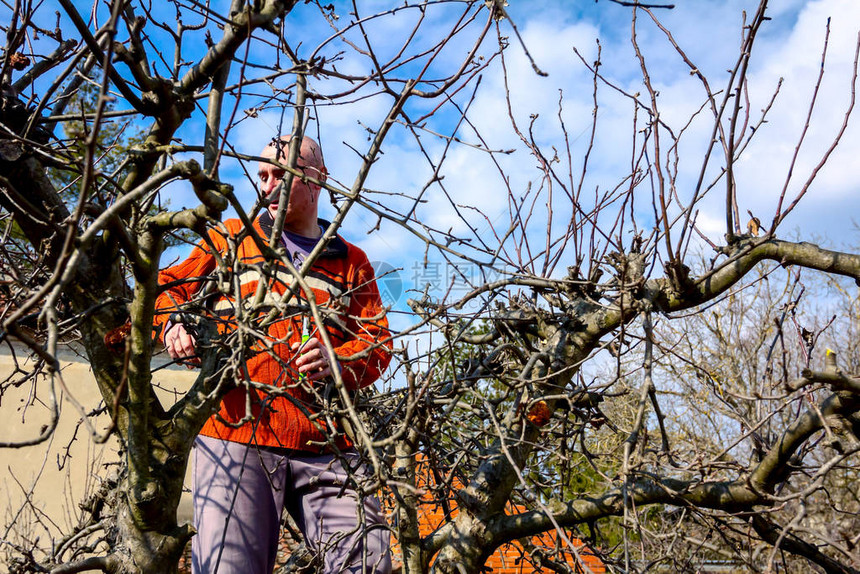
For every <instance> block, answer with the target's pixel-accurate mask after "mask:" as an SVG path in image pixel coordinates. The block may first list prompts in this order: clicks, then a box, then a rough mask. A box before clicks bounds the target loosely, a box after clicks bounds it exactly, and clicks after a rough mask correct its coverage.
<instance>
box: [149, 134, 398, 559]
mask: <svg viewBox="0 0 860 574" xmlns="http://www.w3.org/2000/svg"><path fill="white" fill-rule="evenodd" d="M288 150H289V138H280V139H276V140H274V141H273V142H272V143H270V144H269V145H267V146H266V147H265V149H264V150H263V152H262V153H261V156H262V157H263V158H266V159H270V160H274V162H277V163H280V164H282V165H283V164H286V161H287V160H286V158H287V155H288ZM274 162H270V161H261V162H260V163H259V171H258V176H259V184H260V193H261V194H262V196H263V197H264V198H265V201H266V202H267V209H265V210H263V213H262V214H261V215H260V216H259V217H258V218H257V220H256V221H255V222H254V224H253V229H251V230H246V229H244V227H243V225H242V224H241V222H239V221H238V220H228V221H225V222H224V225H223V228H224V229H221V230H218V231H212V232H210V234H209V237H208V240H209V241H208V243H207V242H205V241H201V242H200V243H199V244H198V245H197V246H196V247H195V249H194V251H193V252H192V254H191V255H190V256H189V257H188V259H186V260H185V261H184V262H182V263H180V264H179V265H177V266H175V267H172V268H170V269H166V270H164V271H162V272H161V275H160V277H159V283H160V284H162V285H165V288H164V291H163V292H162V293H161V294H160V296H159V298H158V301H157V303H156V327H157V328H160V329H161V333H162V338H163V339H162V340H163V341H164V345H165V347H166V349H167V351H168V353H169V354H170V356H171V357H173V358H175V359H179V360H184V361H186V362H187V363H190V364H193V362H194V361H195V360H196V349H195V346H196V340H195V337H194V332H193V329H191V328H190V327H189V326H186V325H183V324H182V323H181V322H180V321H179V320H171V317H173V318H174V319H177V317H181V315H180V316H177V315H175V313H176V312H178V311H182V310H184V309H185V308H186V306H187V304H188V303H189V302H192V301H195V300H197V299H200V295H201V293H205V292H206V290H204V289H203V285H204V284H205V283H206V282H207V281H206V280H207V277H209V278H211V277H212V276H214V275H215V274H216V273H217V272H218V265H217V261H218V260H219V259H220V260H222V261H225V263H226V264H227V266H228V267H230V268H232V271H233V279H232V281H233V282H234V283H235V281H238V282H239V284H240V291H241V297H240V299H242V300H241V301H236V297H235V296H234V295H233V294H231V295H230V296H227V295H225V294H219V293H216V294H214V295H210V296H209V297H208V300H207V301H206V308H207V309H208V312H209V313H210V314H211V315H212V316H214V318H215V319H217V320H220V321H221V325H222V326H221V329H222V331H225V332H226V331H229V330H231V329H232V328H234V327H235V322H236V321H235V316H236V309H240V308H248V307H250V308H253V303H252V302H254V301H256V302H258V303H259V302H260V301H261V299H260V293H261V292H262V293H265V297H264V298H263V299H262V302H263V305H264V306H265V305H268V307H264V310H271V309H277V310H278V313H276V318H275V319H274V320H272V319H271V314H270V313H267V312H261V313H257V315H256V317H257V318H258V319H257V322H256V331H257V333H258V335H257V338H258V340H257V341H256V342H255V344H254V345H253V346H252V347H251V348H250V349H247V350H245V355H244V364H243V365H242V373H241V374H240V376H239V378H240V379H241V380H239V381H237V387H236V388H235V389H233V390H231V391H229V392H228V393H227V395H226V396H225V397H224V399H223V401H222V403H221V408H220V410H219V412H218V413H216V414H215V415H213V417H212V418H211V419H209V420H208V421H207V422H206V424H205V425H204V427H203V429H202V430H201V432H200V436H199V437H198V438H197V441H196V443H195V449H194V452H193V465H194V470H193V484H192V491H193V492H192V498H193V505H194V526H195V528H196V529H197V534H196V535H195V536H194V538H193V539H192V571H193V572H194V573H195V574H204V573H205V574H211V573H214V572H218V573H219V574H234V573H235V574H239V573H241V574H270V573H271V572H272V570H273V568H274V563H275V555H276V552H277V545H278V539H279V536H278V535H279V520H280V515H281V510H282V508H284V507H286V508H287V510H288V511H289V512H290V513H291V515H292V516H293V517H294V519H295V520H296V522H297V524H298V525H299V527H300V528H301V529H302V532H303V534H304V536H305V539H306V542H307V544H308V547H309V548H310V550H311V551H312V552H314V554H316V556H317V557H318V558H319V560H320V563H321V564H322V565H323V567H324V571H325V572H327V573H328V572H386V573H387V572H389V571H390V569H391V565H390V557H389V554H388V545H389V534H388V530H387V527H386V525H385V522H384V519H383V517H382V514H381V512H380V508H379V503H378V501H377V500H376V499H375V498H374V497H365V498H364V499H363V500H362V499H361V497H360V496H359V494H358V493H357V492H356V490H355V482H354V475H356V474H357V475H361V474H362V473H363V472H364V469H363V467H362V466H361V465H360V464H358V462H357V459H358V455H357V454H356V453H355V451H354V450H352V449H351V448H350V447H351V445H350V442H349V440H348V439H347V438H346V437H345V436H343V435H342V434H337V429H331V428H329V429H326V428H325V426H326V423H325V417H318V418H317V417H314V416H313V415H314V413H316V412H318V411H319V410H320V405H319V402H320V401H319V397H320V396H321V395H322V394H323V389H324V387H325V385H326V384H328V385H331V384H332V382H331V380H332V379H331V377H332V375H333V374H334V372H335V371H337V372H339V373H340V377H341V378H342V380H343V382H344V384H345V385H346V387H347V388H349V389H350V390H354V389H358V388H361V387H363V386H366V385H369V384H371V383H372V382H373V381H374V380H375V379H376V378H377V377H379V375H380V373H381V372H382V371H383V370H384V369H385V367H386V366H387V364H388V361H389V359H390V355H389V349H390V346H391V342H390V336H389V334H388V331H387V326H388V324H387V321H386V319H385V313H384V309H383V307H382V303H381V301H380V297H379V292H378V290H377V287H376V282H375V279H374V276H373V271H372V269H371V267H370V265H369V264H368V261H367V257H366V256H365V254H364V252H362V251H361V250H360V249H359V248H357V247H355V246H354V245H352V244H350V243H347V242H346V241H344V240H343V239H342V238H341V237H339V236H336V237H335V238H334V239H333V240H332V241H331V242H330V243H329V244H328V245H326V246H325V249H324V251H323V252H322V254H321V256H320V257H319V258H317V259H316V260H315V261H313V263H312V265H311V266H310V268H309V269H305V270H304V271H303V275H304V285H305V286H306V287H307V288H308V289H310V290H311V291H312V293H306V292H305V291H303V290H302V289H300V288H298V287H297V286H296V279H295V277H294V276H293V275H292V274H290V273H289V271H288V269H287V267H286V266H284V265H283V264H280V263H278V264H277V265H274V266H272V265H271V263H269V262H267V261H266V260H265V259H264V258H263V256H262V254H261V252H260V249H259V245H261V244H263V245H264V244H268V241H269V237H270V235H271V232H272V228H273V225H274V222H275V220H276V218H277V216H278V209H279V199H280V197H281V193H280V191H281V190H280V188H281V181H282V178H283V177H284V175H285V171H284V169H282V168H281V167H279V166H278V165H276V164H275V163H274ZM296 168H297V169H299V170H301V171H302V172H303V173H304V175H305V176H306V177H293V180H292V185H291V188H290V193H289V202H288V204H287V206H286V209H285V213H284V231H283V233H282V236H281V243H282V245H283V246H284V247H285V248H286V250H287V253H288V255H289V257H290V259H291V261H292V263H293V265H294V266H295V267H296V268H297V269H300V268H301V267H302V263H303V262H304V260H305V258H306V257H307V256H308V255H309V254H310V253H311V252H312V251H313V249H314V247H315V246H316V244H317V242H318V240H319V239H320V237H321V235H322V234H323V232H324V230H325V229H326V228H327V226H328V222H325V221H322V220H318V219H317V212H318V206H319V195H320V186H319V185H317V184H316V183H313V182H311V181H309V180H308V179H307V177H312V178H314V179H315V180H317V181H325V179H326V173H327V172H326V169H325V163H324V161H323V156H322V151H321V150H320V147H319V145H317V143H316V142H315V141H313V140H312V139H310V138H304V139H303V141H302V144H301V150H300V156H299V158H298V160H297V165H296ZM248 231H250V233H247V232H248ZM252 234H254V235H256V241H255V237H253V236H252ZM230 245H234V246H235V260H231V251H230V248H229V246H230ZM231 261H232V262H231ZM267 269H268V271H267ZM264 278H265V279H264ZM264 280H265V283H266V289H265V290H262V291H261V290H260V281H264ZM210 282H211V280H210ZM290 290H292V292H293V293H295V295H293V296H292V297H284V296H283V294H284V293H285V292H287V291H290ZM309 295H313V301H314V302H315V305H316V306H317V308H318V309H319V313H320V314H321V316H322V323H323V326H324V327H323V328H324V329H325V333H326V334H327V335H328V337H329V339H330V341H331V344H332V346H333V351H334V354H332V353H330V352H329V350H328V349H327V348H326V345H325V344H324V342H323V337H322V334H321V333H320V332H319V328H318V326H317V325H316V323H315V321H314V320H313V319H312V318H311V313H310V302H309V299H310V297H309ZM213 299H214V300H213ZM197 304H198V305H199V304H200V303H199V301H198V302H197ZM258 309H259V308H258ZM243 381H251V382H254V383H261V384H264V385H269V386H274V387H278V388H279V390H280V389H283V391H281V392H278V393H265V392H263V391H261V390H254V388H253V385H251V384H246V383H244V382H243ZM309 415H310V416H309ZM333 437H334V438H333ZM332 442H334V445H335V448H331V443H332ZM334 450H336V451H340V452H341V453H345V454H341V455H340V456H338V455H337V454H336V453H334V452H333V451H334ZM347 467H348V468H347ZM351 475H352V476H351Z"/></svg>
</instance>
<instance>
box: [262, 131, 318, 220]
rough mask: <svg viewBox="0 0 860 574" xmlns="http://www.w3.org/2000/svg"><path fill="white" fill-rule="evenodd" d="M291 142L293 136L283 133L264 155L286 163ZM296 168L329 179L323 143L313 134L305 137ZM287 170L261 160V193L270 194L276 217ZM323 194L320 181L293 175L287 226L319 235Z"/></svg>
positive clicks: (270, 144) (269, 205)
mask: <svg viewBox="0 0 860 574" xmlns="http://www.w3.org/2000/svg"><path fill="white" fill-rule="evenodd" d="M289 143H290V136H283V137H281V138H280V139H277V140H273V141H272V142H270V143H269V144H268V145H267V146H266V147H265V148H263V151H262V152H260V155H261V156H262V157H264V158H271V159H274V160H275V161H277V162H278V163H281V164H286V163H287V157H288V156H289V149H290V148H289ZM296 168H297V169H299V170H301V171H303V172H304V174H305V175H306V176H308V177H312V178H314V179H316V180H319V181H325V179H326V174H327V172H326V169H325V163H324V161H323V155H322V150H321V149H320V146H319V144H317V142H315V141H314V140H312V139H311V138H308V137H306V138H303V139H302V147H301V150H300V152H299V157H298V159H297V160H296ZM284 173H285V172H284V170H283V169H281V168H279V167H278V166H275V165H272V164H270V163H266V162H260V163H259V166H258V170H257V175H258V177H259V181H260V193H261V194H263V196H265V197H266V199H267V201H268V209H269V213H271V214H272V217H276V215H277V212H278V200H279V198H280V193H279V191H278V186H279V184H280V183H281V179H283V177H284ZM319 194H320V186H319V185H316V184H314V183H311V182H310V181H302V178H300V177H293V184H292V187H291V188H290V202H289V204H288V205H287V212H286V217H285V219H284V228H285V229H287V230H288V231H292V232H294V233H298V234H299V235H304V236H306V237H316V236H318V235H319V227H318V225H317V212H318V206H319Z"/></svg>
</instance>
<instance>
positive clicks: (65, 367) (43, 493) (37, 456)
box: [0, 346, 196, 571]
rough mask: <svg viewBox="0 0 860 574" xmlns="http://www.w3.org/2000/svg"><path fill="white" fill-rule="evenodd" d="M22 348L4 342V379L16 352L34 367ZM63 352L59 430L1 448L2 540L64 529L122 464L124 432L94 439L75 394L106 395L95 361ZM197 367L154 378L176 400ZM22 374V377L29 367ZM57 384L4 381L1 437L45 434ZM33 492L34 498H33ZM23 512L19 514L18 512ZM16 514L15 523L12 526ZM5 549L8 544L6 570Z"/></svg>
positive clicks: (93, 398)
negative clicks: (52, 390)
mask: <svg viewBox="0 0 860 574" xmlns="http://www.w3.org/2000/svg"><path fill="white" fill-rule="evenodd" d="M14 355H15V356H14V357H13V353H12V352H10V350H9V348H8V346H2V347H0V380H3V381H5V380H6V378H7V377H9V376H10V375H12V374H13V373H14V372H15V368H16V361H15V358H17V361H18V363H17V364H18V368H20V369H23V370H27V369H28V368H31V367H32V363H28V362H26V361H25V358H26V356H27V354H26V353H25V352H24V350H23V349H22V348H20V347H16V348H15V353H14ZM61 359H62V361H61V363H62V371H61V372H62V378H63V380H64V382H65V385H66V387H67V388H68V393H66V392H64V391H63V390H62V389H61V388H59V387H58V388H57V389H56V395H57V400H58V402H59V406H60V418H59V424H58V425H57V429H56V432H55V433H54V435H53V436H52V437H51V438H49V439H48V440H47V441H45V442H43V443H40V444H38V445H34V446H27V447H23V448H0V540H3V539H7V540H8V539H20V537H27V538H31V539H32V538H33V537H35V536H39V537H41V544H45V541H46V540H49V539H50V538H51V537H54V536H56V535H57V534H58V533H59V532H60V531H68V529H69V528H70V527H71V526H72V525H73V524H76V523H77V521H78V516H79V514H80V512H81V511H80V510H79V509H78V506H77V505H78V503H79V502H80V501H82V500H83V499H84V498H85V497H86V495H87V493H89V492H92V491H93V490H94V489H95V488H97V487H98V478H97V477H99V476H105V475H106V474H107V473H108V472H110V470H111V468H112V467H113V466H115V464H112V463H116V461H117V460H118V452H117V441H116V439H115V438H111V439H110V440H108V441H107V442H106V443H105V444H103V445H97V444H94V441H93V439H92V436H91V431H90V429H88V428H87V427H86V426H84V425H78V422H79V421H80V420H81V416H80V413H79V411H78V409H76V408H75V406H74V405H73V403H72V402H71V400H70V396H71V397H74V399H75V400H76V401H77V402H78V403H80V405H81V406H82V407H83V409H84V411H85V412H91V411H92V410H93V409H95V408H97V407H98V406H99V404H100V402H101V396H100V395H99V393H98V389H97V388H96V385H95V381H94V379H93V377H92V373H91V372H90V368H89V365H87V364H86V362H85V361H84V360H83V359H81V358H80V357H79V356H77V355H76V354H74V353H72V352H70V351H64V352H63V353H62V355H61ZM162 363H163V360H159V359H158V358H156V360H155V361H153V364H154V365H156V364H162ZM195 374H196V373H195V372H194V371H188V370H186V369H184V368H167V369H161V370H158V371H157V372H155V373H153V382H154V383H156V384H157V385H158V387H159V388H160V391H159V393H160V395H161V398H162V401H163V402H164V403H165V406H166V407H169V406H170V405H171V404H173V399H172V398H171V397H172V396H175V395H174V394H173V391H182V390H184V389H187V388H188V387H189V386H190V385H191V383H192V382H193V380H194V376H195ZM17 377H18V378H19V379H20V378H21V373H18V374H17ZM49 386H50V385H49V382H48V381H47V380H46V379H45V378H44V377H43V378H40V379H38V380H37V381H35V384H34V383H33V381H30V380H28V381H24V382H23V383H22V384H21V385H20V386H19V387H17V388H9V387H8V386H7V384H6V383H4V384H3V387H4V388H5V392H4V393H3V394H2V396H0V443H5V442H14V441H24V440H32V439H35V438H36V437H38V436H39V432H40V429H41V428H42V426H43V425H46V424H49V422H50V408H49V406H48V405H49V404H50V390H49ZM90 420H91V421H93V426H94V427H95V429H96V431H97V432H98V433H99V434H101V433H103V432H104V430H105V429H106V428H107V426H108V423H109V420H108V417H107V415H100V416H99V417H97V418H95V419H92V418H91V419H90ZM66 453H68V457H67V456H66ZM186 482H187V481H186ZM28 498H29V500H30V504H26V503H25V502H26V501H27V499H28ZM16 516H17V517H19V519H18V520H15V518H16ZM35 518H38V521H37V520H35ZM190 518H191V513H190V505H189V503H188V501H187V497H186V499H185V500H184V501H183V504H182V505H181V507H180V517H179V519H180V521H183V520H190ZM13 520H14V521H15V526H14V527H13V530H10V526H9V525H10V523H11V522H13ZM39 523H41V524H39ZM16 535H17V536H16ZM2 556H3V552H2V549H0V571H2V564H3V559H2Z"/></svg>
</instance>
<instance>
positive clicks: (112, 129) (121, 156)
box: [48, 79, 144, 205]
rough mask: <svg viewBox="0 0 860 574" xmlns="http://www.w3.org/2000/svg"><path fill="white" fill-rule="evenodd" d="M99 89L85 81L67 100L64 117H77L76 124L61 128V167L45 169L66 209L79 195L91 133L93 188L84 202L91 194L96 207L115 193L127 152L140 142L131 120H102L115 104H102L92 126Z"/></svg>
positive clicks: (138, 132)
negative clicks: (95, 134)
mask: <svg viewBox="0 0 860 574" xmlns="http://www.w3.org/2000/svg"><path fill="white" fill-rule="evenodd" d="M99 89H100V88H99V85H98V84H97V83H96V82H94V81H92V80H89V79H88V80H86V81H84V83H83V84H82V85H81V87H80V88H78V89H77V90H76V91H75V92H74V93H73V94H72V96H71V100H70V101H69V104H68V106H67V107H66V110H67V115H74V116H79V117H80V118H81V119H79V120H69V121H65V122H63V124H62V131H63V136H64V137H63V140H62V143H63V149H62V157H63V160H64V162H65V165H62V166H59V165H55V166H52V167H50V168H49V169H48V176H49V177H50V178H51V181H52V182H53V184H54V186H55V187H56V188H57V189H58V190H59V191H60V195H61V196H62V197H63V199H64V200H65V201H66V202H67V203H68V204H70V205H74V204H75V203H77V201H78V200H79V198H80V195H81V191H82V190H81V188H80V186H81V184H82V176H83V173H84V171H85V169H86V160H87V140H88V139H89V138H90V137H91V134H92V133H93V132H94V130H96V129H97V130H98V131H97V136H96V141H95V147H94V153H93V157H92V167H93V170H94V173H93V175H94V176H95V177H94V178H93V183H94V185H93V186H92V187H91V188H90V189H89V190H87V199H90V197H91V196H92V195H93V194H94V192H95V195H96V197H95V198H94V199H95V200H96V202H97V203H100V204H103V205H104V204H108V203H110V202H111V200H112V198H113V197H115V196H116V195H117V194H118V192H119V184H120V182H121V181H122V179H123V176H124V175H125V173H126V170H127V169H128V151H129V149H131V148H132V147H133V146H135V145H137V144H140V143H141V142H142V141H143V137H144V136H143V130H142V129H141V128H140V127H138V126H134V125H132V123H131V120H122V119H119V120H117V119H112V118H110V117H107V118H106V117H104V114H105V113H108V112H112V111H114V109H115V104H114V101H113V100H112V99H108V100H107V101H106V102H105V105H104V106H103V110H102V119H101V121H100V122H99V124H98V125H97V126H96V125H94V122H93V115H94V114H95V112H96V110H97V107H98V97H99Z"/></svg>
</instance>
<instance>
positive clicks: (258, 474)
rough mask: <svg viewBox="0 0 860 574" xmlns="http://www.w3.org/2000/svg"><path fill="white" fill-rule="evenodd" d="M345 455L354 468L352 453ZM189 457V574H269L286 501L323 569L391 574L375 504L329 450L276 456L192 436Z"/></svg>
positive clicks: (385, 535)
mask: <svg viewBox="0 0 860 574" xmlns="http://www.w3.org/2000/svg"><path fill="white" fill-rule="evenodd" d="M346 456H347V460H348V461H349V463H350V467H352V468H353V469H354V468H355V466H356V465H357V459H358V455H357V454H355V453H352V454H347V455H346ZM193 462H194V471H193V482H192V498H193V503H194V527H195V528H196V529H197V534H196V535H195V536H194V538H192V542H191V564H192V572H193V574H215V573H216V572H217V573H218V574H271V572H272V570H273V569H274V567H275V555H276V553H277V548H278V539H279V532H280V516H281V510H282V508H284V506H286V508H287V510H288V511H289V512H290V514H292V516H293V518H294V519H295V521H296V523H297V524H298V525H299V528H301V530H302V533H303V534H304V536H305V540H306V542H307V546H308V548H309V549H310V550H311V551H312V552H313V553H314V554H316V555H317V556H318V557H319V558H320V564H322V565H323V567H324V572H325V573H326V574H330V573H331V574H333V573H336V572H345V573H346V572H348V573H351V574H353V573H354V574H359V573H362V574H363V573H370V572H374V573H377V572H378V573H383V574H388V573H389V572H391V557H390V555H389V551H388V550H389V544H390V539H389V531H388V526H387V525H386V523H385V519H384V517H383V516H382V513H381V511H380V507H379V501H378V500H377V499H376V497H375V496H367V497H364V499H363V500H359V496H358V493H356V491H355V489H354V484H353V481H352V480H351V479H350V478H349V476H348V473H347V471H346V469H345V468H344V463H343V461H340V460H338V459H337V457H335V456H334V455H330V454H325V455H319V456H317V455H313V454H306V453H299V452H290V453H285V452H277V453H276V452H272V451H268V450H264V449H258V448H256V447H253V446H251V447H248V446H246V445H243V444H239V443H233V442H227V441H222V440H218V439H213V438H209V437H198V438H197V441H196V442H195V445H194V450H193ZM362 470H363V469H362V468H361V467H360V466H359V469H358V470H357V471H356V470H353V472H354V473H356V472H357V473H361V472H362Z"/></svg>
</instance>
